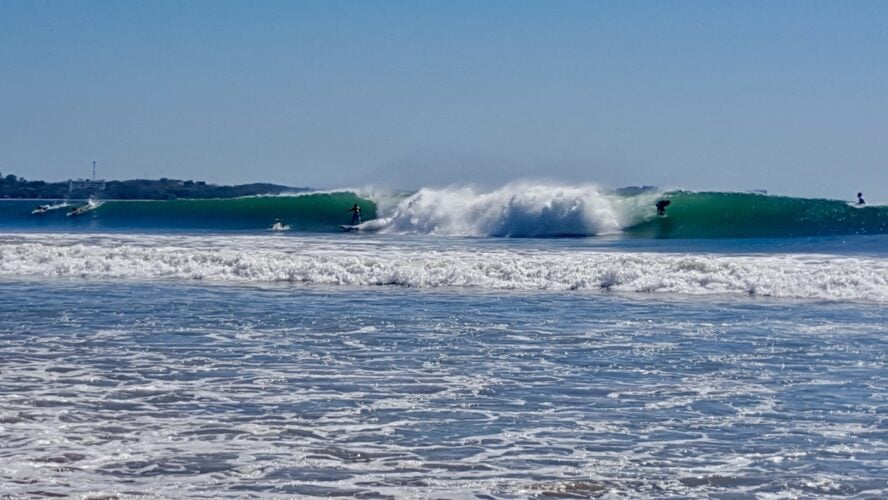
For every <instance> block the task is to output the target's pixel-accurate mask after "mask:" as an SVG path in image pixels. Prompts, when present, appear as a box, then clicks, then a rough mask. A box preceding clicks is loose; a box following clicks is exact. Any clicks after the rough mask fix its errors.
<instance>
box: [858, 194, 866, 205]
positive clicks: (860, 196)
mask: <svg viewBox="0 0 888 500" xmlns="http://www.w3.org/2000/svg"><path fill="white" fill-rule="evenodd" d="M857 204H858V205H866V201H864V200H863V193H857Z"/></svg>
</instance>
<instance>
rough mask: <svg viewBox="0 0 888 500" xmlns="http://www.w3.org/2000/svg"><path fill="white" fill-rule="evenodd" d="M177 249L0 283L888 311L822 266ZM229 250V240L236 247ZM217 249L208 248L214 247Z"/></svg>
mask: <svg viewBox="0 0 888 500" xmlns="http://www.w3.org/2000/svg"><path fill="white" fill-rule="evenodd" d="M227 240H231V239H226V240H222V239H219V240H203V241H200V240H198V239H195V241H193V242H191V243H189V244H186V245H183V244H175V243H174V241H175V240H172V239H164V240H162V241H160V242H153V241H150V240H148V239H147V238H146V239H144V240H141V239H138V238H130V241H120V240H118V239H116V238H110V239H108V240H104V241H99V242H98V243H95V244H93V243H89V242H86V241H84V240H80V241H77V242H74V243H73V244H64V245H59V244H54V243H53V242H47V241H33V238H31V239H27V238H26V239H23V240H22V241H19V242H13V243H4V244H0V276H5V277H49V278H87V279H124V280H150V279H165V280H213V281H235V282H291V283H305V284H319V285H348V286H379V285H395V286H407V287H416V288H441V287H449V288H472V289H487V290H602V289H603V290H613V291H620V292H640V293H669V294H680V295H712V294H729V295H731V294H734V295H750V294H752V295H763V296H772V297H787V298H790V297H791V298H807V299H827V300H856V301H868V302H880V303H884V302H888V261H886V260H885V259H879V258H863V257H836V256H829V255H809V254H806V255H793V254H781V255H742V256H736V255H714V254H693V255H683V254H663V253H621V252H602V251H569V252H568V251H553V250H539V251H533V252H527V251H514V252H513V251H507V250H477V249H466V248H445V249H439V250H429V249H427V248H419V249H417V248H410V247H405V246H398V245H378V244H377V245H372V244H371V245H364V246H357V247H355V246H349V247H348V248H344V247H342V246H341V242H338V244H337V245H332V246H331V245H329V244H317V243H314V242H311V241H302V242H300V243H299V244H297V245H294V247H292V248H288V247H283V246H282V247H279V248H262V247H260V246H259V245H258V244H257V243H258V239H257V238H244V241H240V242H238V241H234V242H229V241H227ZM235 240H236V238H235ZM217 245H218V247H216V246H217Z"/></svg>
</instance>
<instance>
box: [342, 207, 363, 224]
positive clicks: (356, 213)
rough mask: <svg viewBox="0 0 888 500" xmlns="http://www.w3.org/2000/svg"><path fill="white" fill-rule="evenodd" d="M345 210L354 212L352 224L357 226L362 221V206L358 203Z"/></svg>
mask: <svg viewBox="0 0 888 500" xmlns="http://www.w3.org/2000/svg"><path fill="white" fill-rule="evenodd" d="M345 212H346V213H348V212H352V222H351V223H352V226H356V225H358V224H360V223H361V207H360V206H358V204H357V203H355V206H353V207H351V208H349V209H348V210H346V211H345Z"/></svg>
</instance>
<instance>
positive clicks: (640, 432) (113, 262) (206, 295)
mask: <svg viewBox="0 0 888 500" xmlns="http://www.w3.org/2000/svg"><path fill="white" fill-rule="evenodd" d="M595 192H596V191H594V190H593V191H590V190H588V189H586V188H583V189H579V188H577V189H574V188H560V190H556V191H552V190H551V189H548V190H546V189H537V188H534V187H526V186H525V187H524V188H522V189H511V190H509V189H504V190H503V191H501V192H499V191H498V192H490V193H477V192H473V191H471V190H465V189H448V190H425V191H421V192H419V193H415V194H412V195H400V196H392V197H389V198H385V197H379V196H377V197H376V198H372V199H371V197H369V195H361V196H359V197H356V196H357V195H348V194H341V193H339V194H321V195H316V196H319V197H326V198H323V200H324V203H327V204H328V205H325V206H328V209H327V211H326V212H324V213H321V214H319V215H316V216H315V217H314V218H311V217H308V216H306V215H305V212H298V211H297V209H296V208H293V210H294V212H293V213H292V214H291V215H284V216H281V215H276V214H277V212H279V211H280V210H279V209H280V207H281V206H286V207H291V208H292V207H301V208H299V209H298V210H305V209H306V208H305V207H306V206H314V207H315V208H312V210H315V209H316V205H313V204H316V203H320V201H318V200H320V199H322V198H317V199H315V198H312V197H311V196H309V197H307V198H303V197H293V198H292V199H290V198H287V199H284V200H283V201H281V200H280V199H278V198H251V199H245V200H235V201H231V202H224V203H223V202H220V203H223V205H224V206H225V209H224V210H227V212H224V213H226V214H228V215H227V217H222V216H219V217H217V215H219V214H220V212H221V211H222V210H221V209H220V206H223V205H213V203H215V202H186V201H182V202H150V203H156V204H153V205H140V204H139V203H142V202H119V203H118V204H115V202H110V201H108V202H105V203H104V204H102V205H101V206H99V207H98V208H96V209H95V210H92V211H90V212H87V213H86V214H83V215H81V216H72V217H68V216H66V215H65V212H66V211H68V210H70V207H60V208H58V209H56V210H53V211H50V212H48V213H47V214H43V215H31V214H30V211H29V209H30V208H33V207H32V206H31V203H30V202H27V203H26V202H21V201H5V202H0V215H2V216H0V366H2V367H3V368H2V370H0V442H2V443H4V445H3V446H2V447H0V492H2V494H7V495H12V496H22V497H44V496H51V495H74V496H87V495H99V496H101V495H121V496H140V495H143V496H148V497H153V496H156V497H161V498H168V497H180V496H189V497H192V496H193V497H212V498H218V497H244V496H256V497H281V496H330V495H338V496H348V497H372V498H376V497H385V496H389V497H394V498H402V497H436V498H438V497H444V498H465V497H480V498H489V497H494V498H526V497H550V496H554V497H589V496H602V495H605V496H609V497H616V498H624V497H625V498H638V497H667V498H687V497H718V498H747V497H762V498H787V497H789V498H798V497H803V498H808V497H835V498H840V497H841V498H846V497H858V498H866V497H883V496H886V494H888V473H886V472H885V470H886V468H885V463H886V462H888V444H886V443H888V420H886V416H888V391H886V389H885V388H886V384H888V376H886V371H885V368H884V366H885V364H886V361H888V343H886V342H885V335H886V330H885V325H886V324H888V321H886V320H888V317H886V309H885V307H884V305H885V304H886V303H888V236H886V235H885V234H882V230H881V228H882V226H881V224H882V222H881V221H882V220H883V217H884V215H882V214H883V212H882V210H884V209H883V208H882V207H866V208H855V207H852V206H848V205H846V204H844V203H842V202H832V201H828V200H824V201H811V200H796V201H793V200H786V199H783V198H777V197H773V198H774V199H772V197H764V196H761V195H747V194H736V195H731V196H728V198H729V199H730V203H739V204H740V206H746V205H744V204H747V205H748V203H750V202H751V201H755V202H756V203H755V204H754V206H755V207H758V208H755V210H765V211H766V212H767V213H770V214H778V213H780V210H785V206H784V205H785V204H787V203H790V204H791V203H797V204H798V206H806V207H808V209H806V211H805V215H804V217H803V218H802V216H801V215H797V216H796V217H797V219H798V220H803V221H809V222H810V221H815V222H816V223H815V222H810V225H809V226H805V225H804V224H801V225H800V223H798V220H796V222H794V223H792V224H788V223H786V221H783V222H780V221H773V223H771V224H765V223H764V222H763V223H762V224H760V225H759V226H757V227H742V228H741V227H739V226H737V227H734V228H733V229H731V227H732V226H731V225H730V224H726V223H725V217H728V218H729V216H728V215H725V216H724V217H723V218H721V219H718V218H717V217H716V216H715V215H713V219H712V220H710V221H702V222H700V223H699V224H698V225H697V226H694V225H693V224H691V225H688V224H689V223H687V222H683V221H687V214H689V213H694V211H695V210H697V209H696V208H694V207H693V205H694V203H697V202H699V203H703V204H705V203H711V200H710V201H707V199H709V198H712V197H715V198H718V196H717V195H713V194H693V195H691V194H684V193H672V194H671V195H670V196H671V199H673V200H674V201H673V205H670V208H669V212H668V217H667V218H666V219H659V218H657V217H656V214H655V213H654V214H651V211H652V210H653V209H652V203H651V200H656V199H658V198H659V197H661V196H662V195H663V193H647V194H641V195H636V196H628V197H627V196H619V195H611V194H601V193H599V195H600V196H599V195H595V194H590V193H595ZM596 196H597V197H596ZM682 196H688V197H689V198H686V199H683V198H682ZM340 197H341V198H340ZM356 199H357V200H359V201H358V202H359V203H362V204H363V205H364V211H365V217H366V218H373V217H375V218H376V222H374V221H370V222H368V223H366V225H365V226H362V230H361V231H357V232H350V233H342V232H339V231H338V228H337V227H336V226H337V225H338V224H341V223H343V222H348V220H345V221H342V220H340V217H341V218H342V219H348V217H349V215H348V214H347V213H346V212H345V210H346V209H347V208H348V206H350V204H351V203H354V202H355V200H356ZM444 199H447V200H449V201H448V203H447V207H448V210H441V207H442V206H443V204H442V200H444ZM373 200H375V201H373ZM146 203H148V202H146ZM165 203H168V205H164V204H165ZM719 203H728V201H725V200H721V201H719ZM225 204H228V205H225ZM300 204H307V205H300ZM340 205H343V206H340ZM144 206H148V207H151V208H149V209H146V213H143V212H140V210H141V209H135V208H133V207H144ZM208 206H209V207H210V208H207V207H208ZM183 207H184V208H183ZM195 207H199V208H195ZM270 207H271V208H270ZM781 207H782V208H781ZM830 207H831V208H830ZM242 209H243V210H246V212H247V213H245V214H241V213H240V210H242ZM752 209H753V208H749V210H752ZM740 210H741V209H740V208H737V207H735V208H734V209H732V210H730V211H729V212H731V211H733V212H739V211H740ZM185 212H190V213H191V215H188V214H187V213H185ZM297 212H298V213H302V214H303V215H302V216H301V217H297V216H296V215H297ZM760 213H764V212H760ZM849 214H850V215H849ZM46 215H49V216H50V217H45V216H46ZM747 215H748V213H747ZM269 217H271V219H270V220H269ZM274 217H281V218H282V219H284V222H285V223H287V224H291V229H290V230H288V231H280V232H275V231H271V230H269V227H270V224H271V221H273V220H274ZM720 217H721V216H720ZM774 217H777V215H773V216H772V217H771V218H774ZM842 217H844V218H842ZM232 219H234V220H232ZM300 219H301V220H302V222H298V221H299V220H300ZM305 219H309V220H305ZM208 221H215V222H212V223H210V222H208ZM666 221H668V224H671V226H665V224H667V222H666ZM841 221H845V222H844V224H845V225H841V224H840V222H841ZM658 225H659V226H658ZM750 226H754V225H750ZM664 227H670V228H671V229H670V232H668V234H667V233H664V232H663V231H661V230H660V229H663V228H664ZM777 227H784V228H793V229H792V231H796V232H799V233H804V234H805V235H804V236H795V233H793V234H777V233H776V230H775V228H777ZM652 228H655V229H652ZM656 228H659V229H656ZM799 228H803V229H804V228H807V229H804V230H801V229H799ZM836 228H839V229H836ZM701 231H704V232H705V231H708V233H707V234H710V235H711V236H713V237H712V238H702V237H699V234H700V232H701ZM713 231H714V232H713ZM743 231H745V233H744V234H739V233H740V232H743ZM584 232H590V233H594V234H596V235H597V236H594V237H578V238H558V237H552V236H564V235H577V234H583V233H584ZM695 234H696V235H698V236H697V237H690V236H691V235H695ZM749 234H761V235H762V237H748V236H749ZM744 235H745V236H744ZM502 236H523V237H521V238H506V237H502Z"/></svg>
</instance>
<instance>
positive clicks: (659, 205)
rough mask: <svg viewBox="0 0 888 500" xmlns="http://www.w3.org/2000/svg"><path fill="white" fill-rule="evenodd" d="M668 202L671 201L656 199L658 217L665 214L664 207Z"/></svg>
mask: <svg viewBox="0 0 888 500" xmlns="http://www.w3.org/2000/svg"><path fill="white" fill-rule="evenodd" d="M670 203H672V202H671V201H669V200H657V203H656V206H657V215H659V216H660V217H665V216H666V207H668V206H669V204H670Z"/></svg>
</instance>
